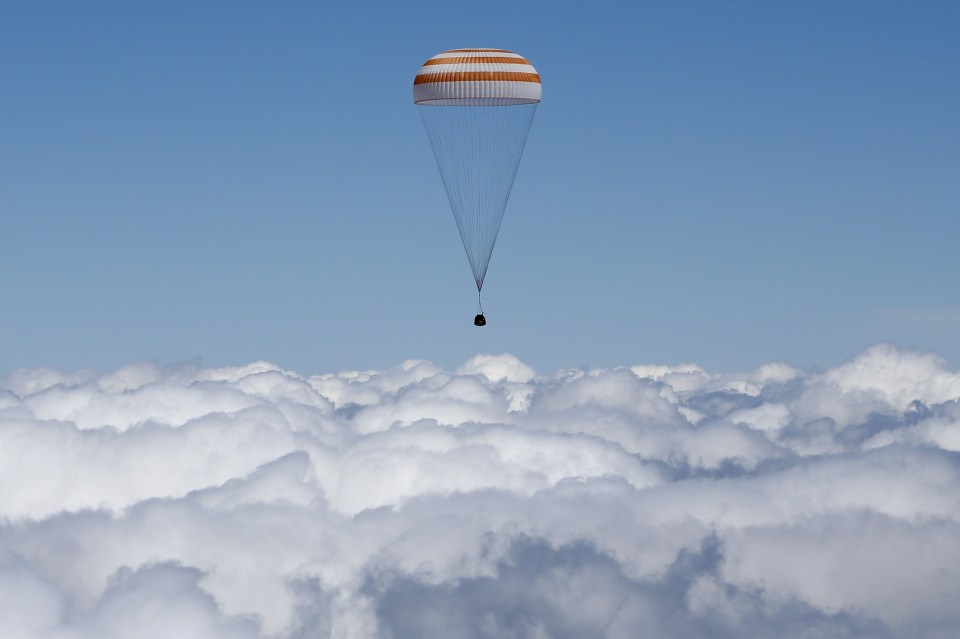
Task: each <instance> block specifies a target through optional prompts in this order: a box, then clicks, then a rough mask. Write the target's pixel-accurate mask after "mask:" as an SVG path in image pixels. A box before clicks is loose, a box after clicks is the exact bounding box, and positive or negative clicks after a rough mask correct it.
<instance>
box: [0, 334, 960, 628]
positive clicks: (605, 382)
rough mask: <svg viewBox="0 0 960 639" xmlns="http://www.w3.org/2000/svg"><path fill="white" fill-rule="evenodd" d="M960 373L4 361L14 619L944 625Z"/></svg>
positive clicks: (6, 541)
mask: <svg viewBox="0 0 960 639" xmlns="http://www.w3.org/2000/svg"><path fill="white" fill-rule="evenodd" d="M958 453H960V374H957V373H956V372H953V371H951V370H949V368H948V366H947V364H946V362H945V361H944V360H943V359H942V358H940V357H939V356H937V355H934V354H929V353H919V352H914V351H909V350H902V349H897V348H895V347H893V346H891V345H886V344H880V345H877V346H874V347H872V348H870V349H868V350H866V351H864V352H863V353H861V354H860V355H858V356H857V357H855V358H854V359H853V360H851V361H850V362H847V363H845V364H843V365H841V366H838V367H837V368H834V369H831V370H828V371H825V372H820V373H811V372H806V371H801V370H797V369H794V368H792V367H789V366H787V365H784V364H778V363H772V364H768V365H765V366H762V367H760V368H758V369H756V370H752V371H746V372H743V373H736V374H724V373H713V372H709V371H706V370H704V369H703V368H701V367H699V366H696V365H693V364H691V365H684V366H677V367H668V366H659V365H636V366H632V367H629V368H618V369H607V370H564V371H559V372H557V373H554V374H548V375H540V374H538V373H537V372H536V371H534V370H533V369H532V368H530V367H529V366H527V365H526V364H524V363H523V362H521V361H519V360H518V359H517V358H515V357H513V356H511V355H478V356H476V357H474V358H472V359H470V360H469V361H467V362H465V363H464V364H463V365H462V366H461V367H460V368H458V369H457V370H455V371H446V370H443V369H441V368H440V367H438V366H435V365H434V364H431V363H429V362H424V361H420V360H408V361H405V362H403V363H401V364H400V365H398V366H396V367H394V368H391V369H387V370H382V371H351V372H340V373H330V374H323V375H314V376H302V375H298V374H296V373H294V372H291V371H286V370H283V369H281V368H279V367H276V366H273V365H271V364H268V363H254V364H250V365H248V366H242V367H225V368H216V369H211V368H203V367H199V366H196V365H186V366H176V367H167V368H161V367H157V366H153V365H150V364H137V365H131V366H128V367H125V368H123V369H120V370H117V371H113V372H111V373H109V374H106V375H99V376H98V375H95V374H92V373H76V374H67V373H62V372H59V371H52V370H45V369H37V370H29V371H18V372H16V373H14V374H12V375H10V376H8V377H6V378H3V379H0V636H4V637H13V638H19V637H24V638H33V637H37V638H39V637H57V638H64V639H66V638H69V639H92V638H94V637H97V638H100V637H124V638H131V637H134V638H136V637H169V636H185V637H186V636H189V637H212V638H216V637H243V638H246V637H250V638H254V637H284V638H291V639H292V638H295V637H307V636H309V637H325V636H326V637H383V638H391V637H397V638H399V637H412V636H416V637H583V636H602V637H636V636H638V631H639V629H643V630H644V632H649V633H652V634H653V635H655V636H663V637H743V636H751V637H800V636H803V637H818V636H823V637H827V636H829V637H902V636H912V637H930V638H939V637H953V636H956V635H957V633H958V632H960V613H958V612H957V611H956V607H955V605H954V604H953V602H954V601H957V600H960V580H958V579H956V578H955V577H956V575H957V574H960V544H958V543H957V540H958V539H960V493H958V491H957V490H956V487H957V486H958V485H960V454H958Z"/></svg>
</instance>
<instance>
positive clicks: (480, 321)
mask: <svg viewBox="0 0 960 639" xmlns="http://www.w3.org/2000/svg"><path fill="white" fill-rule="evenodd" d="M473 325H474V326H486V325H487V318H486V317H484V316H483V313H480V314H479V315H477V316H476V317H474V318H473Z"/></svg>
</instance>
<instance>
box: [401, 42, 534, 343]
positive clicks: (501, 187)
mask: <svg viewBox="0 0 960 639" xmlns="http://www.w3.org/2000/svg"><path fill="white" fill-rule="evenodd" d="M541 91H542V89H541V84H540V76H539V74H538V73H537V70H536V69H534V68H533V65H531V64H530V63H529V62H528V61H527V60H526V59H524V58H523V57H521V56H519V55H517V54H516V53H513V52H511V51H507V50H505V49H451V50H450V51H446V52H444V53H440V54H438V55H435V56H433V57H432V58H430V59H429V60H427V61H426V62H425V63H424V65H423V67H422V68H421V69H420V71H419V73H417V76H416V78H415V79H414V81H413V101H414V103H415V104H416V105H417V106H418V107H420V108H419V109H418V111H419V112H420V116H421V118H422V120H423V126H424V128H425V129H426V131H427V137H428V138H429V139H430V146H431V148H432V149H433V155H434V157H435V158H436V160H437V167H438V168H439V169H440V177H441V178H442V179H443V186H444V188H445V189H446V191H447V198H448V199H449V200H450V208H451V209H452V210H453V217H454V218H455V219H456V221H457V228H458V229H459V231H460V239H461V240H463V248H464V249H465V250H466V253H467V260H468V261H469V262H470V269H471V270H472V271H473V279H474V281H475V282H476V284H477V304H478V307H479V312H478V314H477V316H476V317H475V318H474V325H476V326H484V325H486V318H485V317H484V316H483V304H482V300H481V298H480V294H481V291H482V289H483V280H484V278H485V277H486V275H487V267H488V266H489V265H490V256H491V255H492V254H493V246H494V244H496V241H497V235H498V234H499V232H500V223H501V222H502V221H503V213H504V211H505V210H506V206H507V199H509V197H510V190H511V189H512V188H513V180H514V177H515V176H516V174H517V167H518V166H519V164H520V156H521V155H522V154H523V147H524V145H525V144H526V141H527V133H528V132H529V130H530V124H531V123H532V122H533V114H534V113H535V112H536V109H537V104H539V103H540V96H541Z"/></svg>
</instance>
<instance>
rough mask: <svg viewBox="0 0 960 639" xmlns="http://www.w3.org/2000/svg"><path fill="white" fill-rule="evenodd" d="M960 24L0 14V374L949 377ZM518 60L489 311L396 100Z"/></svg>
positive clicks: (820, 7)
mask: <svg viewBox="0 0 960 639" xmlns="http://www.w3.org/2000/svg"><path fill="white" fill-rule="evenodd" d="M958 33H960V4H957V3H954V2H844V3H837V2H815V1H811V2H802V3H799V2H724V3H719V2H670V3H665V2H664V3H647V2H643V3H638V2H592V3H584V2H551V3H536V4H534V3H516V2H510V3H507V2H484V3H475V4H473V5H465V4H451V3H447V2H444V3H440V2H437V3H399V2H382V3H359V2H357V3H350V2H344V3H326V2H283V3H265V2H236V1H231V2H203V3H197V2H162V3H161V2H154V3H145V2H137V3H130V2H98V3H70V2H51V3H32V2H6V3H2V4H0V221H2V227H0V273H2V275H3V278H2V281H0V373H3V372H9V371H11V370H13V369H16V368H20V367H37V366H53V367H59V368H65V369H77V368H94V369H98V370H105V369H110V368H113V367H116V366H119V365H122V364H125V363H128V362H131V361H135V360H141V359H150V360H154V361H157V362H160V363H168V362H175V361H182V360H186V359H191V358H201V359H202V361H203V362H204V363H205V364H208V365H221V364H236V363H244V362H249V361H252V360H256V359H266V360H270V361H272V362H276V363H277V364H279V365H281V366H284V367H288V368H293V369H295V370H298V371H300V372H302V373H304V374H309V373H312V372H325V371H331V370H338V369H352V368H361V369H362V368H371V367H384V366H389V365H391V364H394V363H396V362H398V361H400V360H402V359H405V358H410V357H417V358H426V359H429V360H432V361H435V362H437V363H439V364H441V365H445V366H452V365H456V364H458V363H460V362H462V361H464V360H466V359H467V358H469V357H470V356H472V355H474V354H476V353H480V352H495V353H499V352H510V353H513V354H514V355H516V356H517V357H519V358H520V359H521V360H523V361H525V362H527V363H528V364H530V365H532V366H534V367H535V368H537V369H538V370H540V371H543V372H547V371H550V370H552V369H555V368H558V367H565V366H583V365H590V366H616V365H619V364H634V363H641V362H644V363H670V364H676V363H680V362H688V361H693V362H697V363H700V364H703V365H705V366H708V367H710V368H712V369H719V370H736V369H742V368H747V367H751V366H755V365H757V364H760V363H762V362H767V361H771V360H783V361H786V362H789V363H791V364H794V365H798V366H802V367H809V366H823V367H827V366H831V365H834V364H836V363H838V362H840V361H844V360H846V359H849V358H850V357H851V356H852V355H853V354H855V353H856V352H858V351H860V350H861V349H863V348H864V347H866V346H868V345H870V344H871V343H874V342H877V341H880V340H887V341H891V342H893V343H895V344H897V345H900V346H906V347H918V348H921V349H930V350H934V351H937V352H939V353H941V354H943V355H946V356H947V357H948V358H950V360H951V362H952V363H953V365H956V364H957V363H958V362H960V294H958V288H957V284H956V276H957V273H958V272H960V253H958V251H957V236H958V230H960V222H958V215H957V214H958V211H960V123H958V116H957V114H958V113H960V73H958V68H960V39H958V37H957V34H958ZM474 46H477V47H488V46H489V47H495V48H506V49H511V50H514V51H517V52H518V53H520V54H522V55H524V56H525V57H527V58H528V59H530V60H531V61H532V62H533V64H534V65H536V67H537V68H538V70H539V72H540V74H541V76H542V78H543V85H544V101H543V104H542V105H541V106H540V108H539V110H538V113H537V116H536V118H535V120H534V123H533V128H532V130H531V133H530V138H529V141H528V144H527V150H526V152H525V156H524V159H523V161H522V162H521V165H520V170H519V173H518V175H517V180H516V183H515V187H514V191H513V196H512V198H511V201H510V204H509V205H508V207H507V212H506V217H505V220H504V224H503V228H502V230H501V234H500V240H499V242H498V244H497V247H496V250H495V251H494V255H493V260H492V262H491V266H490V270H489V272H488V275H487V280H486V283H485V287H484V307H485V309H486V310H487V317H488V320H489V325H488V326H487V327H486V328H484V329H477V328H475V327H473V326H472V324H471V320H472V315H473V312H474V308H475V288H474V285H473V281H472V276H471V273H470V269H469V267H468V264H467V260H466V258H465V256H464V254H463V249H462V246H461V245H460V240H459V237H458V236H457V231H456V227H455V225H454V222H453V218H452V216H451V214H450V211H449V208H448V204H447V201H446V197H445V195H444V192H443V188H442V184H441V182H440V178H439V175H438V173H437V169H436V166H435V164H434V160H433V157H432V155H431V153H430V149H429V145H428V142H427V139H426V136H425V135H424V132H423V130H422V126H421V123H420V119H419V118H418V116H417V113H416V108H417V107H415V106H414V105H413V104H412V101H411V84H412V80H413V76H414V74H415V73H416V71H417V70H418V68H419V67H420V65H421V64H422V63H423V61H424V60H426V59H427V58H429V57H430V56H432V55H434V54H435V53H438V52H440V51H443V50H445V49H450V48H457V47H474Z"/></svg>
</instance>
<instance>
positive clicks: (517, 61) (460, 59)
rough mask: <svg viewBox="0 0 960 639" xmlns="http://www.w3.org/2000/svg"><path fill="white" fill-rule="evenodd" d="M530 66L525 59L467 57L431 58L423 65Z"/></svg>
mask: <svg viewBox="0 0 960 639" xmlns="http://www.w3.org/2000/svg"><path fill="white" fill-rule="evenodd" d="M488 63H489V64H530V63H529V62H528V61H526V60H524V59H523V58H488V57H476V58H469V57H467V56H463V57H457V58H430V59H429V60H427V61H426V62H424V63H423V66H425V67H429V66H431V65H434V64H488Z"/></svg>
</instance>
